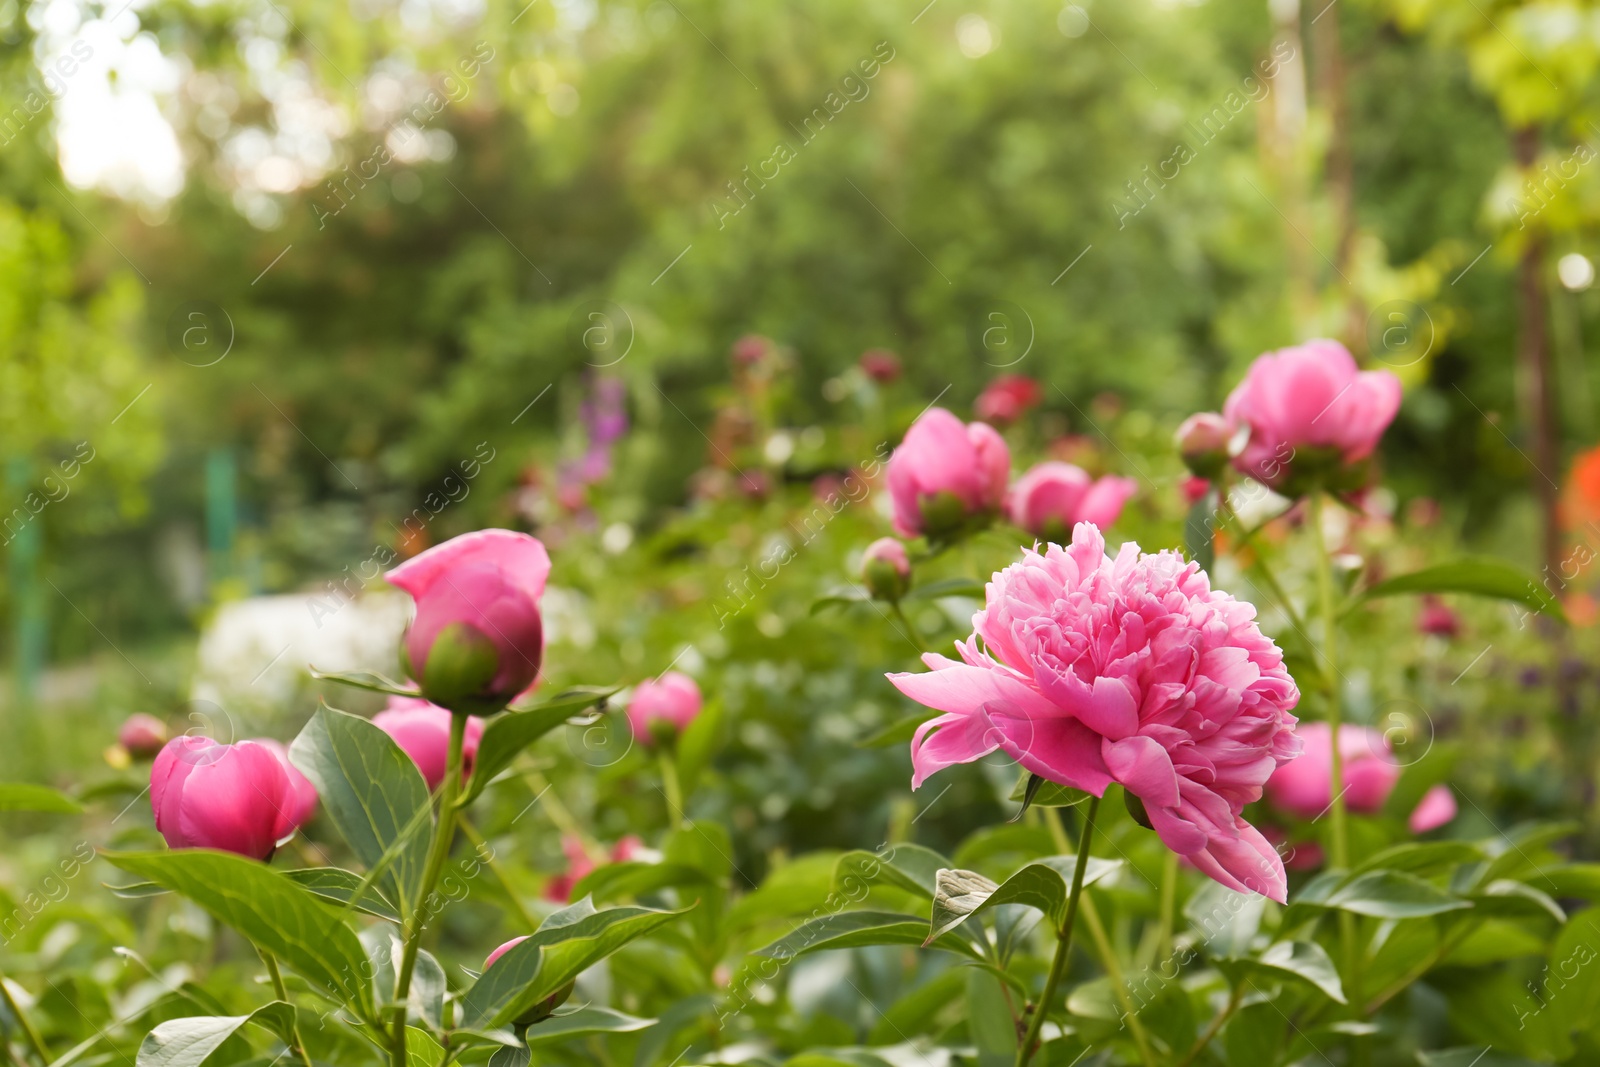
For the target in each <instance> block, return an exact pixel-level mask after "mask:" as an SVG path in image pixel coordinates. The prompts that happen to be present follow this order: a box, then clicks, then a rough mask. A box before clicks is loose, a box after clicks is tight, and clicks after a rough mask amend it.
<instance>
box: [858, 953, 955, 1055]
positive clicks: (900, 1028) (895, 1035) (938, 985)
mask: <svg viewBox="0 0 1600 1067" xmlns="http://www.w3.org/2000/svg"><path fill="white" fill-rule="evenodd" d="M966 971H967V968H965V967H951V968H950V969H949V970H947V971H944V972H942V973H940V974H938V975H936V976H935V977H933V978H930V979H928V980H927V981H925V982H923V983H922V984H921V985H919V986H917V987H916V988H915V989H913V990H912V991H911V992H909V993H907V994H906V995H905V996H903V997H901V998H900V999H899V1000H897V1001H895V1002H894V1003H893V1004H892V1005H890V1006H889V1009H888V1010H887V1011H885V1012H883V1014H882V1015H881V1016H880V1017H879V1019H878V1021H877V1022H876V1023H875V1024H874V1025H873V1027H872V1033H871V1034H870V1035H868V1037H867V1040H868V1041H869V1042H871V1043H872V1044H874V1045H886V1044H890V1043H891V1042H894V1041H897V1040H904V1035H906V1034H917V1033H921V1032H923V1031H925V1030H926V1029H927V1028H928V1027H929V1025H930V1024H931V1023H932V1021H933V1017H934V1016H935V1015H937V1014H938V1013H939V1012H940V1011H942V1010H943V1009H944V1006H945V1005H946V1004H949V1003H950V1002H951V1001H953V1000H955V999H956V998H957V997H959V996H961V995H962V994H963V993H965V992H966V989H967V981H966Z"/></svg>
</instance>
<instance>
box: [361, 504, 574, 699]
mask: <svg viewBox="0 0 1600 1067" xmlns="http://www.w3.org/2000/svg"><path fill="white" fill-rule="evenodd" d="M549 575H550V556H549V554H548V553H547V552H545V548H544V545H542V544H540V543H539V539H538V538H536V537H530V536H529V535H527V534H524V533H515V532H513V531H511V530H478V531H476V532H474V533H469V534H463V535H461V536H460V537H455V538H451V539H450V540H449V541H446V542H445V543H444V544H442V545H436V546H435V547H433V548H430V549H428V550H427V551H426V552H423V553H422V554H420V555H418V556H414V557H412V558H411V559H409V560H407V561H406V562H404V563H402V564H400V566H398V567H396V568H394V570H392V571H390V572H389V573H388V574H387V575H385V577H386V578H387V579H388V581H389V584H391V585H394V586H398V587H399V588H401V589H403V590H405V591H406V592H407V593H410V594H411V597H412V599H413V600H415V601H416V606H417V614H416V618H415V619H414V620H412V623H411V628H410V629H409V630H407V631H406V636H405V643H404V647H405V652H406V657H407V659H408V660H409V663H410V668H411V675H412V677H413V678H415V679H416V680H417V682H418V683H419V684H420V685H421V686H422V692H423V695H424V696H426V697H427V698H428V699H429V700H431V701H432V702H433V703H435V704H440V705H443V706H445V707H449V708H452V709H453V710H458V711H459V710H464V709H465V707H467V706H477V707H488V708H494V706H495V705H496V704H504V703H505V702H508V701H510V700H511V699H512V698H514V697H515V696H516V695H517V694H518V693H521V692H523V691H524V690H526V689H527V688H528V687H529V686H530V685H532V684H533V682H534V680H535V679H536V678H537V677H538V674H539V665H540V662H541V661H542V659H543V657H544V623H543V620H542V619H541V617H540V615H539V598H540V597H541V596H542V595H543V594H544V586H545V580H546V579H547V578H548V577H549ZM441 639H442V640H444V641H445V642H447V643H448V645H449V648H448V650H447V654H446V655H444V656H441V657H440V658H439V660H438V661H435V660H434V659H433V652H434V647H435V645H436V644H437V643H438V642H439V641H441ZM430 668H432V669H431V670H430ZM494 710H498V708H494Z"/></svg>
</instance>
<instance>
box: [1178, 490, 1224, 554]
mask: <svg viewBox="0 0 1600 1067" xmlns="http://www.w3.org/2000/svg"><path fill="white" fill-rule="evenodd" d="M1218 507H1219V500H1218V497H1217V488H1216V486H1212V487H1211V488H1209V489H1207V490H1206V494H1205V496H1202V497H1201V498H1200V499H1199V500H1196V501H1195V502H1194V506H1193V507H1191V508H1190V509H1189V513H1188V514H1187V515H1185V516H1184V519H1183V549H1184V552H1185V553H1186V554H1187V555H1188V557H1189V558H1190V559H1192V560H1194V561H1195V562H1196V563H1198V564H1200V569H1201V570H1203V571H1206V572H1210V570H1211V568H1212V567H1213V566H1214V565H1215V564H1216V562H1217V549H1216V541H1215V539H1214V536H1213V535H1214V534H1215V533H1216V529H1217V509H1218Z"/></svg>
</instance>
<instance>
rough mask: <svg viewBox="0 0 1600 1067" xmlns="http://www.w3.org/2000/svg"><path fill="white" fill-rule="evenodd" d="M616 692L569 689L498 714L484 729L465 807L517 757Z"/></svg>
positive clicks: (469, 781)
mask: <svg viewBox="0 0 1600 1067" xmlns="http://www.w3.org/2000/svg"><path fill="white" fill-rule="evenodd" d="M615 692H616V689H614V688H613V689H581V690H569V691H567V692H565V693H561V694H560V695H558V696H556V697H553V698H551V699H550V700H547V701H545V702H544V703H542V704H536V705H534V706H533V707H529V708H520V709H516V710H513V711H507V712H504V713H503V714H500V715H496V716H495V717H494V718H492V719H490V720H489V725H488V726H486V727H484V729H483V738H482V739H481V740H480V741H479V742H478V755H477V757H476V759H475V760H474V761H473V769H472V778H471V779H470V780H468V782H467V788H466V789H465V791H463V792H462V794H461V800H460V804H461V805H462V806H465V805H467V804H470V803H472V801H473V800H475V799H477V797H478V794H480V793H482V792H483V788H484V786H486V785H488V784H489V781H490V779H492V778H493V777H494V776H495V775H497V774H499V773H500V772H501V771H503V770H505V769H506V768H507V767H509V766H511V761H512V760H514V759H516V758H517V754H518V753H519V752H521V751H522V750H523V749H525V748H527V747H528V746H529V745H531V744H533V743H534V742H535V741H537V740H539V738H541V737H543V736H544V735H545V734H547V733H549V732H550V731H551V730H554V729H555V728H556V727H558V726H560V725H561V724H562V723H564V722H566V721H567V720H568V719H570V718H572V717H573V716H574V715H577V714H578V713H579V712H582V711H583V710H584V709H586V708H590V707H593V706H594V705H596V704H599V703H602V702H603V701H604V700H605V699H606V698H607V697H608V696H610V695H611V694H612V693H615Z"/></svg>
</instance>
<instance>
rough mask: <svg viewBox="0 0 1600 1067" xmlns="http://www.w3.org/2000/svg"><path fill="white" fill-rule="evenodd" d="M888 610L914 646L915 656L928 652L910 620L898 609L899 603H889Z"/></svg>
mask: <svg viewBox="0 0 1600 1067" xmlns="http://www.w3.org/2000/svg"><path fill="white" fill-rule="evenodd" d="M889 610H890V611H892V612H894V617H895V618H896V619H898V620H900V625H901V626H903V627H905V631H906V637H907V639H909V640H910V641H911V643H912V644H913V645H915V646H916V649H917V654H918V655H919V656H920V655H923V654H924V653H926V652H927V651H928V646H927V645H926V644H924V643H923V640H922V635H921V634H919V633H917V628H916V627H915V626H912V625H911V620H910V619H908V618H906V613H905V612H904V611H902V610H901V609H900V601H898V600H891V601H889Z"/></svg>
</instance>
